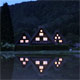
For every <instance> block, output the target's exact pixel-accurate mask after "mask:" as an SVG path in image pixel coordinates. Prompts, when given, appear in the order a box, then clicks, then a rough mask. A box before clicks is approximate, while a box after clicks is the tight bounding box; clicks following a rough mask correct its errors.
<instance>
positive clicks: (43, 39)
mask: <svg viewBox="0 0 80 80" xmlns="http://www.w3.org/2000/svg"><path fill="white" fill-rule="evenodd" d="M50 43H52V40H51V39H50V35H49V33H48V32H47V31H46V30H45V29H43V28H42V27H40V28H39V29H38V30H37V32H36V33H35V35H34V36H33V37H32V40H31V44H50Z"/></svg>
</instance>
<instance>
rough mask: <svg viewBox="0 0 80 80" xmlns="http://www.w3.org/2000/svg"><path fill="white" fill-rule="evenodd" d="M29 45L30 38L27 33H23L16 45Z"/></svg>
mask: <svg viewBox="0 0 80 80" xmlns="http://www.w3.org/2000/svg"><path fill="white" fill-rule="evenodd" d="M29 43H30V36H29V34H28V33H26V32H24V33H22V35H21V36H20V38H19V40H18V41H17V42H16V45H27V44H29Z"/></svg>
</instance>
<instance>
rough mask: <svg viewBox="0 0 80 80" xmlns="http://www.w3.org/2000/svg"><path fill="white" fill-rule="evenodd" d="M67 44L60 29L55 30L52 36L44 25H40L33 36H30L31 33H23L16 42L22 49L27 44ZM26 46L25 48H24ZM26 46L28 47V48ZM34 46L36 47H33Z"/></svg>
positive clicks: (17, 46) (28, 45)
mask: <svg viewBox="0 0 80 80" xmlns="http://www.w3.org/2000/svg"><path fill="white" fill-rule="evenodd" d="M63 44H65V40H64V39H63V36H62V35H61V34H60V32H59V31H55V32H54V34H53V36H51V35H50V34H49V33H48V32H47V30H46V29H45V28H43V27H39V28H38V30H37V32H36V33H35V34H34V35H33V37H32V38H30V35H29V34H28V33H23V34H22V35H21V36H20V38H19V40H18V41H17V42H16V48H19V47H21V49H24V48H25V46H27V48H28V47H30V46H36V45H37V48H38V46H42V45H44V46H50V47H51V45H63ZM23 47H24V48H23ZM27 48H26V49H27ZM33 48H34V47H33Z"/></svg>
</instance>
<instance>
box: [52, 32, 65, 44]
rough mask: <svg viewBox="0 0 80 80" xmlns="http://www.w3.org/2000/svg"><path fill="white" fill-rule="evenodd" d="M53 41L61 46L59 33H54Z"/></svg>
mask: <svg viewBox="0 0 80 80" xmlns="http://www.w3.org/2000/svg"><path fill="white" fill-rule="evenodd" d="M53 41H54V43H55V44H62V43H64V40H63V37H62V35H61V34H60V32H59V31H56V32H55V33H54V36H53Z"/></svg>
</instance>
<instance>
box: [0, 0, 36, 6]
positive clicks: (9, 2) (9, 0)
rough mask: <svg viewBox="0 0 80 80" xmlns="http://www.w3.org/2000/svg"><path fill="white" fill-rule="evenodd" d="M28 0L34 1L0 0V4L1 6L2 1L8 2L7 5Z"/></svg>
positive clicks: (23, 0) (24, 0)
mask: <svg viewBox="0 0 80 80" xmlns="http://www.w3.org/2000/svg"><path fill="white" fill-rule="evenodd" d="M28 1H36V0H1V1H0V6H3V4H4V3H8V5H14V4H17V3H22V2H28Z"/></svg>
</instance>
